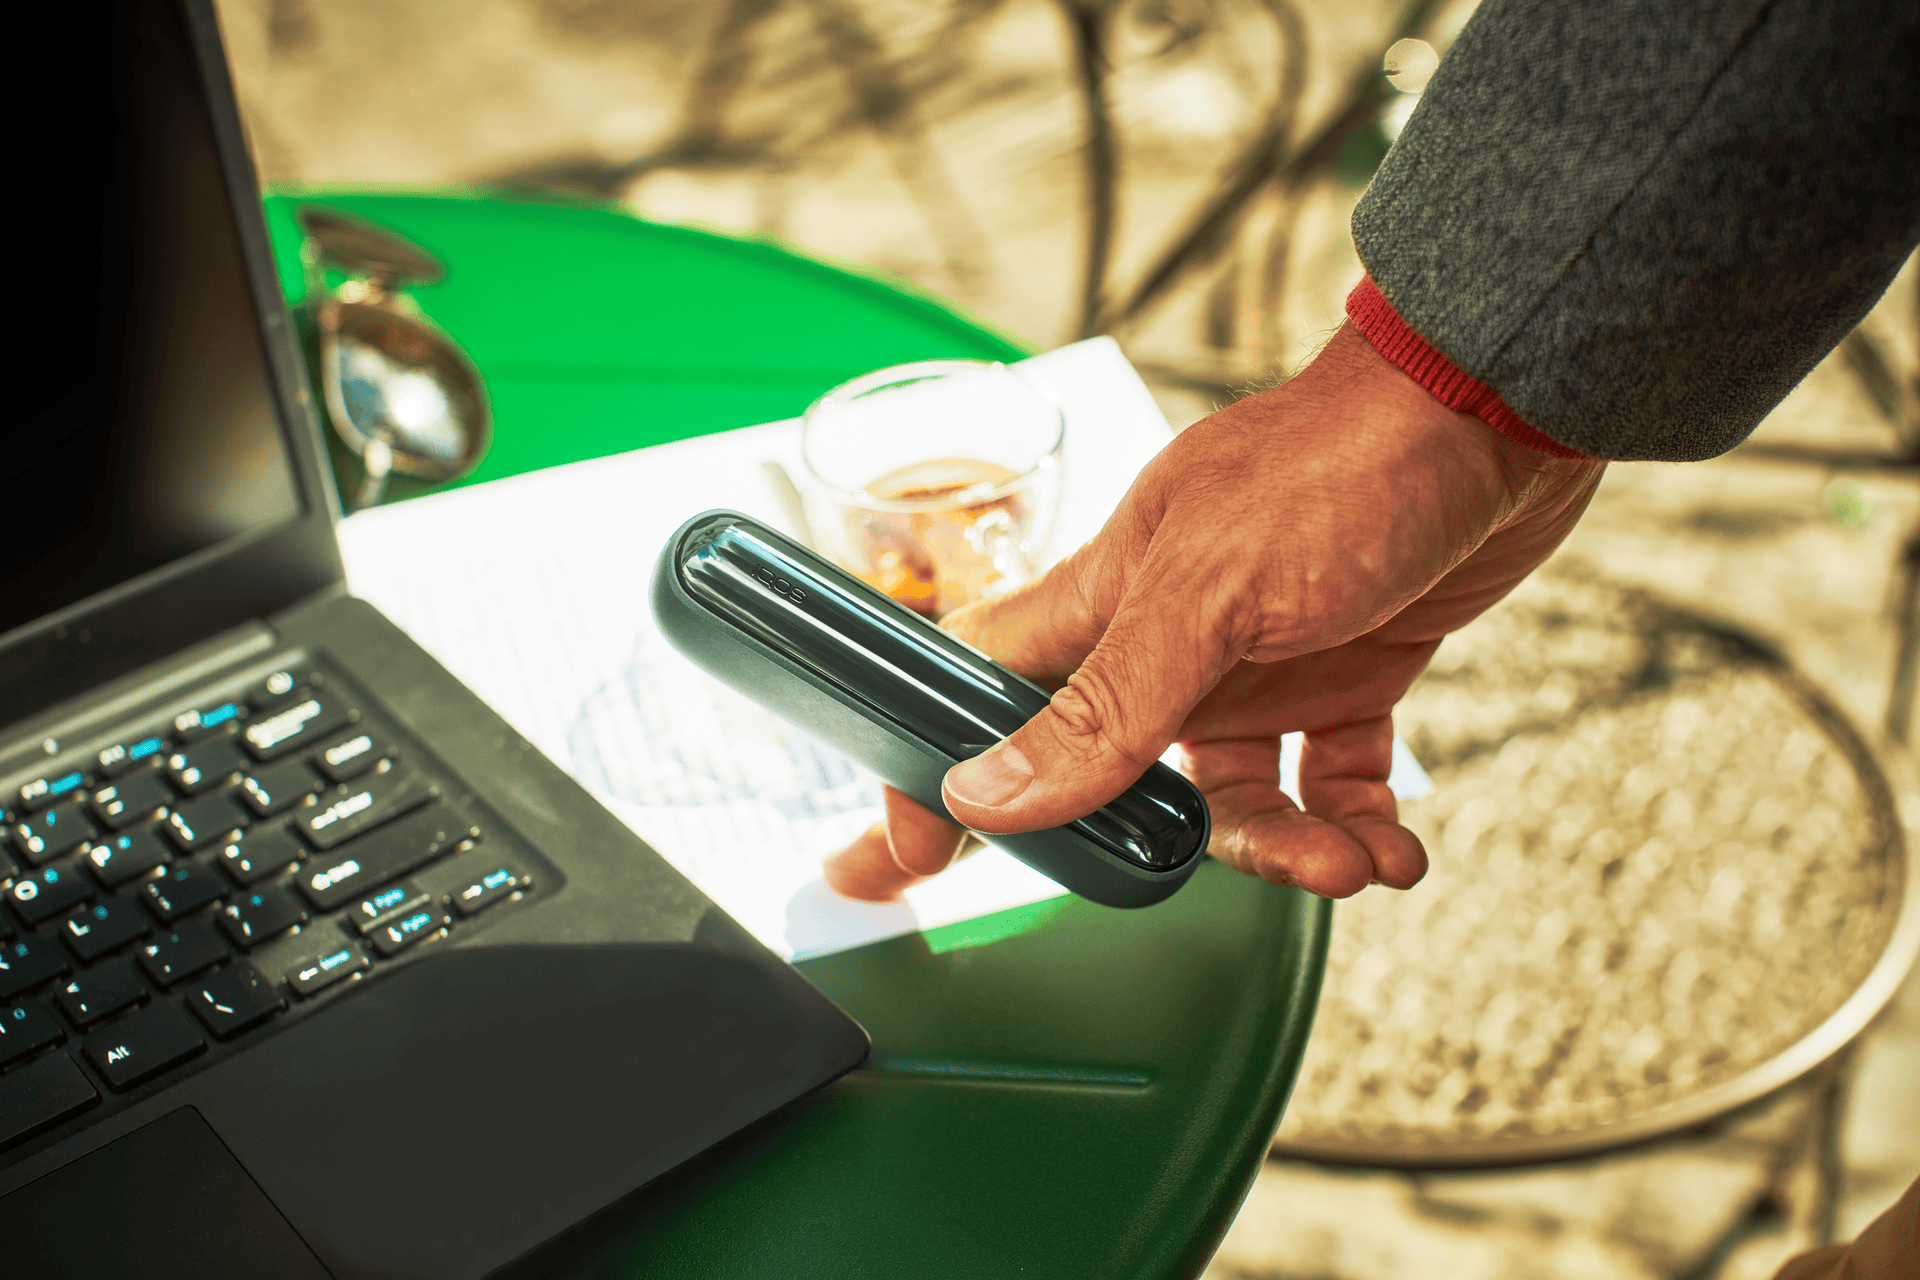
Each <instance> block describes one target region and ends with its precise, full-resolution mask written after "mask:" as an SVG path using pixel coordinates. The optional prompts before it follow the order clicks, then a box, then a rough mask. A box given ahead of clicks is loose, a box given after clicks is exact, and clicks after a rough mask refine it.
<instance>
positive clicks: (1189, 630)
mask: <svg viewBox="0 0 1920 1280" xmlns="http://www.w3.org/2000/svg"><path fill="white" fill-rule="evenodd" d="M1151 561H1152V557H1151V556H1150V557H1149V563H1148V564H1146V565H1143V566H1142V567H1141V571H1140V572H1139V573H1137V574H1135V575H1133V577H1132V579H1131V581H1129V582H1128V583H1127V587H1126V593H1125V595H1124V596H1122V598H1121V600H1120V606H1119V608H1118V609H1117V610H1116V611H1115V612H1114V614H1113V619H1112V621H1111V622H1110V623H1109V624H1108V625H1107V626H1106V627H1105V628H1103V629H1102V628H1098V624H1097V622H1096V621H1094V619H1095V618H1097V613H1096V612H1094V611H1093V610H1091V609H1090V608H1089V607H1087V606H1086V605H1084V604H1082V605H1080V606H1079V607H1078V608H1077V609H1076V608H1075V606H1074V604H1073V600H1074V599H1075V598H1077V599H1079V600H1082V601H1084V600H1086V599H1087V598H1088V596H1087V594H1086V593H1077V592H1076V593H1074V594H1073V595H1063V592H1073V589H1074V584H1073V583H1072V581H1071V578H1070V575H1067V574H1060V573H1057V572H1056V573H1055V574H1050V575H1048V577H1047V578H1046V579H1043V580H1042V581H1041V582H1040V583H1036V584H1035V588H1036V589H1034V590H1030V591H1027V592H1024V593H1018V594H1016V595H1014V596H1010V597H1008V598H1007V599H1006V600H1004V601H1002V602H997V603H999V605H1000V607H999V608H997V609H995V610H993V611H992V612H991V613H988V614H982V615H976V616H971V617H969V618H967V619H965V620H963V622H964V625H963V627H962V628H960V630H961V631H962V632H963V634H966V635H967V636H968V638H969V639H973V640H974V642H975V643H976V644H978V645H979V646H980V647H981V648H984V649H986V651H987V652H989V653H992V652H995V651H996V649H998V650H999V651H1002V652H1005V651H1006V650H1007V649H1009V648H1019V649H1024V650H1025V651H1026V652H1028V653H1033V652H1036V651H1045V650H1046V649H1048V648H1049V647H1051V645H1050V642H1049V641H1048V640H1047V639H1046V636H1048V635H1053V636H1062V637H1074V638H1078V639H1080V640H1081V641H1082V643H1084V641H1085V639H1087V638H1091V636H1093V635H1097V640H1096V642H1095V643H1094V644H1093V645H1092V651H1091V652H1088V653H1087V654H1086V657H1085V660H1084V661H1082V662H1080V663H1079V665H1078V667H1077V668H1076V669H1072V674H1071V675H1068V676H1067V678H1066V682H1065V684H1064V685H1063V686H1062V687H1061V688H1060V689H1059V690H1058V691H1057V692H1056V693H1055V694H1054V695H1053V697H1052V699H1051V700H1050V701H1049V702H1048V704H1047V708H1046V710H1044V711H1042V712H1041V713H1040V714H1039V715H1037V716H1035V717H1034V718H1033V719H1032V720H1030V721H1028V722H1027V723H1026V725H1025V726H1023V727H1022V728H1021V729H1020V730H1018V731H1017V732H1016V733H1014V734H1013V735H1012V736H1010V737H1008V738H1007V739H1006V740H1005V741H1003V742H1001V743H999V744H998V745H996V746H994V747H992V748H990V749H989V750H988V751H986V752H985V753H983V754H981V755H979V756H976V757H975V758H973V759H972V760H967V761H964V762H962V763H961V764H959V765H956V766H955V767H954V768H953V769H951V770H949V771H948V773H947V776H946V781H945V783H944V786H943V788H942V797H943V798H944V799H945V801H946V804H947V808H948V810H949V811H950V812H951V813H952V814H953V816H954V817H955V818H956V819H958V820H959V821H961V822H963V823H965V824H966V825H967V826H969V827H972V828H974V829H975V830H977V831H986V832H995V833H1005V832H1013V831H1034V830H1039V829H1040V828H1043V827H1056V826H1059V825H1061V824H1062V823H1065V822H1071V821H1073V820H1074V819H1075V818H1080V817H1084V816H1086V815H1087V814H1089V813H1092V812H1093V811H1094V810H1095V809H1098V808H1099V807H1100V806H1101V805H1103V804H1106V803H1107V802H1108V801H1109V800H1112V799H1113V798H1114V797H1115V796H1117V795H1119V794H1120V793H1121V792H1123V791H1125V790H1126V789H1127V788H1128V787H1130V786H1132V785H1133V783H1134V782H1135V781H1137V780H1138V779H1139V777H1140V775H1141V774H1143V773H1145V772H1146V771H1147V768H1148V766H1150V765H1152V764H1153V762H1154V761H1156V760H1158V759H1159V758H1160V756H1161V754H1162V753H1163V752H1164V751H1166V749H1167V747H1168V746H1169V745H1170V744H1171V743H1172V742H1173V740H1174V738H1175V737H1176V735H1178V733H1179V732H1180V727H1181V725H1182V724H1183V723H1184V722H1185V720H1186V718H1187V713H1188V712H1189V711H1191V710H1192V709H1193V705H1194V704H1195V703H1196V702H1198V701H1199V700H1200V699H1201V698H1202V697H1203V696H1204V695H1205V694H1206V692H1207V691H1208V690H1209V689H1211V688H1212V687H1213V686H1214V684H1215V683H1217V682H1218V681H1219V679H1220V676H1221V674H1222V673H1223V672H1225V671H1226V669H1227V668H1228V667H1229V666H1231V665H1232V664H1233V662H1234V661H1235V660H1236V659H1237V658H1238V657H1239V656H1240V654H1241V653H1242V652H1244V650H1245V642H1244V638H1240V639H1239V640H1238V641H1237V642H1236V639H1235V638H1234V637H1231V636H1229V635H1228V634H1227V628H1225V627H1224V626H1222V625H1221V624H1220V623H1219V622H1218V621H1217V619H1215V618H1214V617H1212V616H1211V613H1210V611H1209V610H1208V609H1207V608H1206V607H1205V606H1206V600H1205V598H1204V597H1206V596H1208V595H1211V594H1213V593H1212V592H1211V589H1210V588H1208V587H1206V586H1203V585H1201V584H1204V583H1206V582H1208V581H1209V578H1208V575H1206V574H1196V573H1175V572H1172V571H1170V570H1168V568H1167V567H1166V566H1164V565H1161V566H1156V565H1154V564H1153V563H1151ZM1068 563H1069V565H1070V564H1071V561H1069V562H1068ZM1061 567H1062V568H1066V567H1068V566H1067V565H1063V566H1061ZM1156 569H1158V570H1159V571H1156ZM1036 630H1039V631H1041V632H1042V635H1041V636H1040V637H1038V638H1036V637H1035V634H1034V633H1035V631H1036ZM1075 633H1078V635H1077V637H1076V634H1075ZM1011 636H1025V637H1026V638H1025V639H1024V640H1023V641H1021V642H1019V643H1018V644H1017V645H1013V644H996V640H1000V639H1005V638H1007V637H1011ZM982 640H984V641H985V643H984V644H983V643H981V641H982ZM1063 666H1064V664H1063Z"/></svg>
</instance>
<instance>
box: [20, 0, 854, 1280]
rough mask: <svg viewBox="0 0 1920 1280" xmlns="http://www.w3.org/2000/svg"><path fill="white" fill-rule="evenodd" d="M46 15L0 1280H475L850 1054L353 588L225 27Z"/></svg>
mask: <svg viewBox="0 0 1920 1280" xmlns="http://www.w3.org/2000/svg"><path fill="white" fill-rule="evenodd" d="M53 8H54V9H55V11H54V12H50V13H47V14H44V15H42V16H41V17H39V18H37V19H34V23H35V24H37V26H38V29H37V30H33V31H25V30H22V31H16V32H15V36H14V44H13V47H14V48H15V50H16V52H17V53H18V54H20V55H21V56H23V57H24V56H27V51H29V50H30V51H31V59H32V61H33V62H34V63H35V64H36V71H37V72H38V74H37V75H36V76H35V77H34V78H33V80H32V83H33V84H34V85H35V86H53V87H52V88H50V89H40V88H36V89H35V90H32V91H29V90H27V89H24V88H21V87H19V86H18V85H17V84H16V87H15V88H14V89H12V90H10V92H13V93H15V94H16V95H17V98H16V101H15V102H14V104H13V107H14V110H13V113H12V115H11V117H10V118H11V119H12V120H13V122H14V138H15V139H16V141H15V143H14V144H13V146H12V148H11V150H12V155H11V158H12V161H13V165H14V172H15V173H16V175H18V176H19V179H20V180H24V181H26V182H27V183H28V184H29V185H28V188H27V193H26V195H25V196H24V197H21V196H16V200H20V201H21V203H20V204H18V205H17V206H16V211H15V212H16V223H15V226H16V238H15V240H14V244H13V246H12V247H13V252H12V253H11V254H10V255H9V270H10V273H11V274H10V279H9V281H8V283H9V286H10V287H11V289H12V291H13V295H14V297H15V299H16V303H15V310H16V312H17V313H18V315H19V319H17V321H16V323H21V324H22V328H21V329H16V330H15V334H16V337H15V339H14V343H13V348H14V353H15V354H16V355H19V356H22V357H24V358H22V359H17V360H14V361H12V362H11V368H12V371H13V375H14V389H15V393H16V394H15V396H14V397H12V398H11V403H10V404H9V406H8V417H7V419H6V421H5V425H4V426H0V520H4V527H5V530H6V540H5V551H4V560H0V809H3V810H4V813H0V821H3V823H4V836H3V837H0V898H4V902H0V1272H3V1273H4V1274H5V1275H6V1276H8V1277H9V1278H10V1280H13V1278H17V1280H38V1278H39V1277H66V1276H74V1277H80V1276H84V1277H90V1278H94V1280H97V1278H99V1277H119V1276H129V1277H132V1276H138V1277H144V1278H151V1277H170V1276H192V1277H208V1276H249V1277H250V1276H261V1277H274V1278H276V1280H296V1278H302V1277H323V1276H331V1277H334V1280H358V1278H366V1280H371V1278H372V1277H391V1276H409V1277H446V1278H448V1280H452V1278H454V1277H477V1276H483V1275H487V1274H490V1273H494V1272H496V1271H499V1270H500V1269H502V1268H504V1267H507V1266H508V1265H509V1264H511V1263H512V1262H513V1261H514V1260H515V1259H517V1258H521V1257H522V1256H523V1255H526V1254H527V1253H528V1252H529V1251H531V1250H533V1249H535V1248H536V1247H537V1246H539V1245H541V1244H542V1243H543V1242H546V1241H549V1240H551V1239H553V1238H554V1237H555V1236H556V1235H558V1234H560V1233H562V1232H564V1231H565V1230H566V1229H567V1228H568V1227H570V1226H571V1225H573V1224H575V1223H578V1222H580V1221H581V1220H583V1219H585V1218H586V1217H587V1216H589V1215H591V1214H594V1213H596V1212H597V1211H599V1210H601V1209H603V1208H605V1207H607V1206H609V1205H611V1204H613V1203H614V1202H616V1201H618V1200H620V1199H621V1198H622V1197H624V1196H627V1195H629V1194H630V1193H632V1192H634V1191H635V1190H636V1189H638V1188H640V1187H642V1186H644V1185H646V1184H648V1183H649V1182H651V1181H652V1180H654V1179H657V1178H659V1177H660V1176H661V1175H663V1174H665V1173H667V1172H668V1171H669V1170H671V1169H673V1168H674V1167H675V1166H676V1165H679V1164H680V1163H682V1162H683V1161H685V1160H687V1159H688V1158H690V1157H692V1156H694V1155H695V1154H697V1153H699V1152H701V1151H703V1150H705V1149H707V1148H709V1147H711V1146H713V1145H714V1144H715V1143H717V1142H719V1141H720V1140H722V1139H723V1138H725V1137H727V1136H728V1135H730V1134H732V1133H735V1132H737V1131H738V1130H740V1129H742V1128H743V1127H745V1126H747V1125H750V1124H753V1123H754V1122H756V1121H759V1120H761V1119H762V1118H764V1117H766V1116H768V1115H769V1114H771V1113H773V1112H774V1111H776V1110H778V1109H779V1108H781V1107H783V1106H785V1105H786V1104H788V1103H790V1102H792V1101H793V1100H795V1099H797V1098H799V1097H802V1096H803V1095H805V1094H807V1093H809V1092H811V1091H813V1090H815V1089H818V1088H819V1087H821V1086H822V1085H824V1084H825V1083H827V1082H828V1081H830V1080H832V1079H834V1078H836V1077H837V1076H839V1075H841V1074H842V1073H844V1072H846V1071H848V1070H850V1069H851V1068H852V1067H854V1066H855V1065H857V1064H858V1063H859V1062H860V1061H861V1060H862V1059H863V1058H864V1057H865V1055H866V1052H867V1040H866V1036H865V1034H864V1033H863V1032H862V1031H861V1030H860V1028H859V1027H858V1026H857V1025H856V1024H855V1023H854V1022H853V1021H852V1020H851V1019H849V1018H848V1017H847V1016H846V1015H845V1014H843V1013H842V1012H840V1011H839V1010H838V1009H836V1008H835V1007H834V1006H833V1005H832V1004H831V1003H830V1002H829V1001H828V1000H827V999H826V998H825V997H823V996H822V995H821V994H820V993H819V992H817V991H816V990H815V989H814V988H813V987H811V986H810V985H809V984H808V983H807V982H806V981H805V980H804V979H803V978H801V977H800V976H799V974H798V973H797V972H796V971H794V970H793V969H792V968H791V967H790V966H788V965H787V964H786V963H784V962H783V961H781V960H780V959H779V958H778V957H776V956H774V955H773V954H772V953H770V952H769V951H767V950H766V949H765V948H763V947H762V946H761V945H760V944H759V943H758V942H756V941H755V940H754V939H753V938H752V937H751V936H750V935H749V934H748V933H747V932H746V931H745V930H744V929H742V928H740V927H739V926H738V925H737V924H735V923H734V922H733V921H732V920H730V919H729V918H728V917H727V916H726V915H725V914H724V913H723V912H721V911H720V910H719V909H718V908H717V907H715V906H714V904H713V903H712V902H710V901H709V900H708V899H707V898H706V897H704V896H703V895H702V894H701V893H700V892H699V891H698V890H697V889H695V888H694V887H693V886H692V885H691V884H689V883H688V882H687V881H686V880H685V879H683V878H682V877H681V876H680V875H678V874H677V873H676V872H675V871H674V870H673V869H672V868H671V867H670V866H669V865H668V864H667V863H666V862H664V861H663V860H662V859H661V858H660V857H658V856H657V855H656V854H655V853H654V852H653V851H652V850H651V849H649V848H648V847H647V846H646V845H645V844H644V843H642V842H641V841H640V840H638V839H637V838H636V837H635V836H633V835H632V834H631V833H630V832H629V831H628V830H627V828H626V827H624V826H623V825H622V824H621V823H620V822H619V821H617V820H616V819H615V818H613V817H612V816H611V815H610V814H608V813H607V812H606V811H605V810H603V809H602V808H601V807H600V806H599V805H598V804H596V803H595V802H594V801H593V800H592V799H591V798H590V797H589V796H588V795H587V794H586V793H585V792H583V791H582V790H581V789H580V788H579V787H578V786H577V785H576V784H575V783H574V782H573V781H572V780H571V779H570V778H568V777H567V776H566V775H565V774H564V773H562V772H561V771H560V770H559V769H558V768H556V767H555V766H554V765H553V764H552V763H550V762H549V761H547V760H546V759H544V758H542V757H541V756H540V755H539V753H538V752H536V751H535V750H534V749H533V748H532V747H531V746H530V745H529V744H528V743H527V742H526V741H525V740H524V739H522V738H521V737H520V736H519V735H518V734H516V733H515V732H514V730H513V729H512V728H510V727H509V726H508V725H507V724H506V723H505V722H504V721H503V720H501V719H500V718H499V717H498V716H497V715H495V714H494V713H493V712H491V711H490V710H489V709H488V708H487V707H486V706H485V705H484V704H483V703H482V702H481V701H480V700H479V699H478V698H476V697H475V696H474V695H473V694H472V693H471V692H469V691H468V690H466V689H465V688H463V687H462V686H461V685H460V684H459V683H458V682H457V681H456V680H455V679H454V678H453V677H452V676H450V675H449V674H448V673H447V672H446V671H445V670H444V669H443V668H441V667H440V666H438V665H437V664H436V663H435V662H434V661H433V659H431V658H430V657H429V656H428V655H427V654H426V653H425V652H423V651H422V650H421V649H420V648H419V647H418V646H416V645H415V644H413V643H412V642H411V641H409V640H408V638H407V637H406V636H405V635H404V634H403V633H402V632H401V631H400V630H399V629H398V628H396V627H395V626H393V625H392V624H391V623H389V622H388V621H387V620H385V619H384V618H382V617H381V616H380V615H379V614H378V613H377V612H376V611H375V610H374V609H373V608H372V607H371V606H369V605H367V604H366V603H364V602H362V601H359V600H356V599H355V598H354V597H353V596H352V595H351V594H349V592H348V590H347V586H346V584H345V582H344V581H343V577H342V570H341V561H340V556H339V552H338V548H337V546H336V544H335V541H334V535H333V528H332V522H333V518H334V512H335V510H336V501H335V497H334V493H333V489H332V483H331V480H330V479H329V476H328V471H327V465H326V451H325V448H324V445H323V443H322V440H321V437H320V434H319V430H318V427H317V426H316V423H315V419H314V413H313V409H312V404H311V396H310V393H309V392H308V390H307V383H306V375H305V372H304V369H303V367H302V363H301V359H300V355H299V351H298V348H297V338H296V335H295V330H294V326H293V324H292V322H291V321H290V319H289V316H288V315H287V313H286V311H285V309H284V307H283V306H282V303H281V299H280V296H279V291H278V288H277V285H276V280H275V274H274V270H273V265H272V261H271V258H270V254H269V249H268V244H267V240H266V236H265V232H264V229H263V227H262V223H261V215H260V206H259V196H258V192H257V190H256V188H255V185H254V180H253V177H252V172H251V169H250V167H249V164H248V161H247V157H246V151H245V148H244V145H243V142H242V137H241V132H240V125H239V119H238V115H237V113H236V111H235V107H234V103H233V97H232V93H231V88H230V86H229V84H228V80H227V73H226V69H225V64H224V61H223V57H222V53H221V48H220V42H219V36H218V28H217V25H216V22H215V19H214V14H213V11H212V7H211V4H210V3H209V2H208V0H185V2H183V3H177V4H176V3H171V2H169V3H159V2H155V3H139V2H133V3H116V4H102V5H68V6H64V9H65V12H59V11H58V10H59V9H60V8H61V7H58V6H56V7H53ZM23 332H24V333H25V335H26V336H25V337H24V338H22V337H21V336H20V335H21V334H22V333H23ZM23 343H24V350H22V344H23ZM23 400H24V403H22V401H23ZM506 429H508V430H511V424H506Z"/></svg>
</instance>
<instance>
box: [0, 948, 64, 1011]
mask: <svg viewBox="0 0 1920 1280" xmlns="http://www.w3.org/2000/svg"><path fill="white" fill-rule="evenodd" d="M66 971H67V959H66V957H65V956H63V955H61V954H60V948H59V947H57V946H55V945H54V943H53V939H51V938H15V939H14V940H13V941H12V942H9V943H7V944H6V945H5V946H0V1000H5V999H8V998H10V997H12V996H17V995H19V994H20V993H21V992H22V991H25V990H26V989H27V988H28V987H35V986H39V985H40V984H41V983H43V982H45V981H46V980H47V979H48V978H57V977H59V976H60V975H61V974H63V973H65V972H66Z"/></svg>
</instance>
